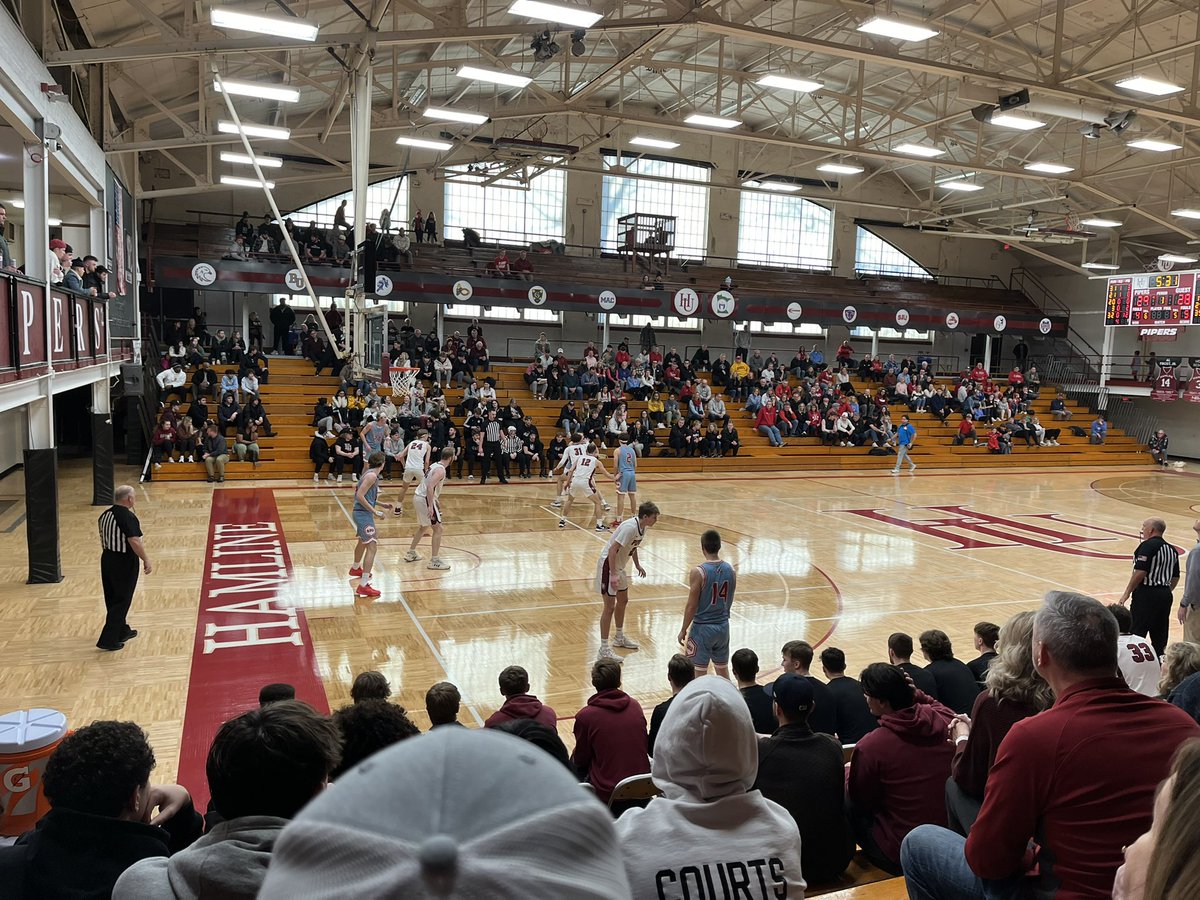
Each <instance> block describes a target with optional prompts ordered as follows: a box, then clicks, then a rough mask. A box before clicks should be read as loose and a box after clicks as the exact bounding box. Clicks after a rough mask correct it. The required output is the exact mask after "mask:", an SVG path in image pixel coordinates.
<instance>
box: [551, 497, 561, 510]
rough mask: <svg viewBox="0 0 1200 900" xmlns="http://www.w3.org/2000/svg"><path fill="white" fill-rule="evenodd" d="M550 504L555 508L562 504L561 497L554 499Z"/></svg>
mask: <svg viewBox="0 0 1200 900" xmlns="http://www.w3.org/2000/svg"><path fill="white" fill-rule="evenodd" d="M550 505H551V506H553V507H554V508H555V509H558V508H559V507H560V506H562V505H563V502H562V499H561V498H560V499H558V500H555V501H554V502H553V503H551V504H550Z"/></svg>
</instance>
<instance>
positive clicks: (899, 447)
mask: <svg viewBox="0 0 1200 900" xmlns="http://www.w3.org/2000/svg"><path fill="white" fill-rule="evenodd" d="M916 436H917V429H915V428H914V427H913V426H912V424H911V423H910V422H909V421H908V416H901V417H900V427H899V428H897V429H896V467H895V468H894V469H892V474H893V475H899V474H900V466H901V464H902V463H903V462H904V461H905V460H906V459H907V460H908V470H909V471H910V472H913V471H916V468H917V464H916V463H915V462H913V461H912V458H911V457H910V456H909V455H908V454H909V452H910V451H911V450H912V445H913V439H914V438H915V437H916Z"/></svg>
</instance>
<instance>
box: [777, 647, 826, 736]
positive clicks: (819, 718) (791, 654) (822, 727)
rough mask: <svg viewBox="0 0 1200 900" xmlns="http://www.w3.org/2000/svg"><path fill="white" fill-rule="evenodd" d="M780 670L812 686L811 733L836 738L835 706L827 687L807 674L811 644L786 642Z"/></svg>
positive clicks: (810, 656) (810, 663)
mask: <svg viewBox="0 0 1200 900" xmlns="http://www.w3.org/2000/svg"><path fill="white" fill-rule="evenodd" d="M780 652H781V660H780V663H779V665H780V668H781V669H783V671H785V672H791V673H793V674H795V675H800V676H802V677H804V678H805V679H807V681H808V683H809V684H811V685H812V689H813V697H814V701H815V708H814V711H813V714H812V715H810V716H809V724H810V725H811V726H812V729H813V731H820V732H822V733H824V734H828V735H831V736H836V735H837V732H838V721H837V704H836V703H834V700H833V694H832V693H830V690H829V685H827V684H825V682H823V681H821V680H820V679H818V678H815V677H814V676H812V675H810V674H809V669H810V667H811V666H812V661H813V648H812V644H809V643H808V642H807V641H788V642H787V643H786V644H784V645H783V649H782V651H780Z"/></svg>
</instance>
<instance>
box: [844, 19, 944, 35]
mask: <svg viewBox="0 0 1200 900" xmlns="http://www.w3.org/2000/svg"><path fill="white" fill-rule="evenodd" d="M858 30H859V31H864V32H866V33H867V34H877V35H879V36H880V37H888V38H895V39H896V40H898V41H927V40H929V39H930V38H931V37H935V36H936V35H937V32H936V31H934V30H933V29H931V28H922V27H921V26H920V25H909V24H908V23H907V22H901V21H899V20H897V19H884V18H882V17H881V16H876V17H875V18H873V19H871V20H869V21H867V22H863V23H862V24H861V25H859V26H858Z"/></svg>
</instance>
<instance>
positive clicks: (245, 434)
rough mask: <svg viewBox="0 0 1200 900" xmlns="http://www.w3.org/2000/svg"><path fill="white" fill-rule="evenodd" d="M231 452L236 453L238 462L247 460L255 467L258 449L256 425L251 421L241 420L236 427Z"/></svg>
mask: <svg viewBox="0 0 1200 900" xmlns="http://www.w3.org/2000/svg"><path fill="white" fill-rule="evenodd" d="M233 452H234V453H235V454H237V458H238V462H245V461H246V460H249V461H250V462H251V463H252V464H253V465H254V466H255V467H257V466H258V457H259V453H260V452H261V451H260V450H259V446H258V426H257V425H255V424H254V423H253V422H243V423H242V425H241V427H240V428H239V429H238V433H237V440H236V441H235V442H234V444H233Z"/></svg>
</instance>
